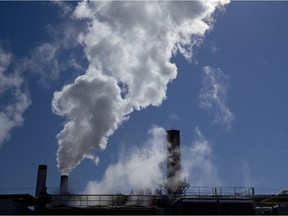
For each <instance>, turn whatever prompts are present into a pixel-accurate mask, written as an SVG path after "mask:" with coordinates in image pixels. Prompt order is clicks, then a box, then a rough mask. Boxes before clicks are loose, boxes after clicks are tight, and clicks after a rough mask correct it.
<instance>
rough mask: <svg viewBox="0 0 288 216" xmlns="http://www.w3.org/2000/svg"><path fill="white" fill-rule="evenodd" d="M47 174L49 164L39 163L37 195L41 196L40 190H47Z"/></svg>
mask: <svg viewBox="0 0 288 216" xmlns="http://www.w3.org/2000/svg"><path fill="white" fill-rule="evenodd" d="M46 176H47V165H39V166H38V175H37V183H36V193H35V197H39V195H40V192H41V191H44V190H46Z"/></svg>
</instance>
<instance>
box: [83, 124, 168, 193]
mask: <svg viewBox="0 0 288 216" xmlns="http://www.w3.org/2000/svg"><path fill="white" fill-rule="evenodd" d="M148 135H149V136H150V137H149V139H148V140H147V141H146V142H145V143H144V145H142V147H141V148H134V149H132V150H130V151H128V152H122V153H121V154H120V157H119V160H118V162H117V163H115V164H111V165H110V166H109V167H108V168H107V169H106V172H105V174H104V177H103V178H102V179H101V181H90V182H88V184H87V186H86V189H85V193H92V194H95V193H115V191H117V192H122V193H123V192H130V191H131V189H134V190H138V191H145V190H146V189H153V188H154V189H155V188H157V187H158V186H159V183H160V181H161V179H162V177H163V175H164V173H163V172H164V169H163V167H162V165H164V166H165V165H166V163H165V162H166V155H167V151H166V149H167V141H166V131H165V130H164V129H163V128H161V127H156V126H155V127H153V128H152V129H150V130H149V132H148Z"/></svg>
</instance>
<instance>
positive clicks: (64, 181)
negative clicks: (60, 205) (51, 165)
mask: <svg viewBox="0 0 288 216" xmlns="http://www.w3.org/2000/svg"><path fill="white" fill-rule="evenodd" d="M68 193H69V192H68V175H61V179H60V194H68Z"/></svg>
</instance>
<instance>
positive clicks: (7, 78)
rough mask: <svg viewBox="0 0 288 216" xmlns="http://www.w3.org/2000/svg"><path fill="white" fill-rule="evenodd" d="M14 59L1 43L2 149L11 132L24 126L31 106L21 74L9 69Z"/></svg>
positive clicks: (0, 141)
mask: <svg viewBox="0 0 288 216" xmlns="http://www.w3.org/2000/svg"><path fill="white" fill-rule="evenodd" d="M12 59H13V55H12V54H11V53H10V52H9V51H7V50H5V49H4V47H3V45H2V44H1V41H0V148H1V147H2V145H3V143H4V141H6V140H7V139H9V137H10V134H11V130H12V129H13V128H15V127H18V126H21V125H22V124H23V121H24V118H23V113H24V112H25V110H26V109H27V108H28V107H29V105H30V104H31V101H30V97H29V94H28V93H27V90H26V89H25V85H24V80H23V78H22V76H21V74H20V73H19V71H17V70H13V69H11V70H10V69H9V67H10V64H11V62H12Z"/></svg>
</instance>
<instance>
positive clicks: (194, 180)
mask: <svg viewBox="0 0 288 216" xmlns="http://www.w3.org/2000/svg"><path fill="white" fill-rule="evenodd" d="M194 134H195V138H194V141H193V143H192V145H191V146H185V147H184V148H183V151H182V155H183V163H182V164H183V175H184V177H185V178H189V179H190V184H191V185H194V186H195V185H199V186H203V185H215V186H217V185H220V183H221V181H220V179H219V176H218V173H217V167H216V166H215V165H214V155H213V149H212V146H211V144H210V143H209V141H208V140H206V138H205V137H204V136H203V134H202V133H201V131H200V129H199V128H198V127H196V128H195V132H194Z"/></svg>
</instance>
